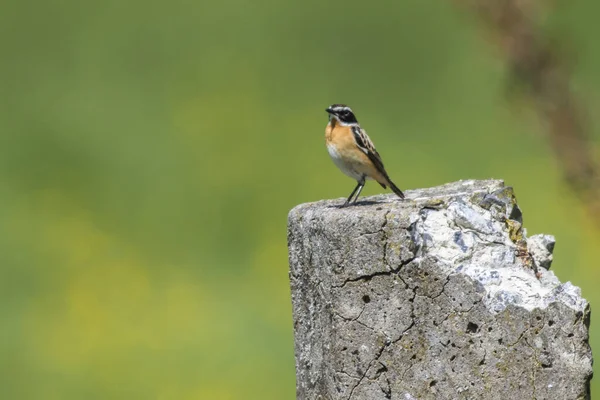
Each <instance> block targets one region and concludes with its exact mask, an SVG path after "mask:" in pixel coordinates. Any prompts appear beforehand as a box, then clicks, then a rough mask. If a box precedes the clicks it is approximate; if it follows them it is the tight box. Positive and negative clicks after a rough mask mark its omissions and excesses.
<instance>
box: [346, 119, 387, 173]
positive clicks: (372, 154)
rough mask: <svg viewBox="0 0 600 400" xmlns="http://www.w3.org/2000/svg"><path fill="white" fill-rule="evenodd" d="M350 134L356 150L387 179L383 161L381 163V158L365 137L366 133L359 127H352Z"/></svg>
mask: <svg viewBox="0 0 600 400" xmlns="http://www.w3.org/2000/svg"><path fill="white" fill-rule="evenodd" d="M352 134H353V135H354V140H355V141H356V145H357V146H358V148H359V149H360V150H361V151H362V152H364V153H365V154H366V155H367V157H369V160H371V162H372V163H373V165H375V168H377V170H378V171H379V172H381V173H382V174H383V175H384V176H385V177H387V172H385V168H384V167H383V161H381V156H380V155H379V153H378V152H377V150H376V149H375V145H374V144H373V142H372V141H371V139H370V138H369V135H367V132H366V131H365V130H364V129H362V128H361V127H360V126H353V127H352Z"/></svg>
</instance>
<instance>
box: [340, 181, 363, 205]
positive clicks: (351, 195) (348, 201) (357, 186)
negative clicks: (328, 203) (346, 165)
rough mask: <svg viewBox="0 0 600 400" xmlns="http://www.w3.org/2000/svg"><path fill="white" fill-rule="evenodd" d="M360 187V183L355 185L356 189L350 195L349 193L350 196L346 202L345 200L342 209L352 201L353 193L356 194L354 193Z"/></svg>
mask: <svg viewBox="0 0 600 400" xmlns="http://www.w3.org/2000/svg"><path fill="white" fill-rule="evenodd" d="M361 186H362V183H361V182H358V185H356V187H355V188H354V190H353V191H352V193H350V196H348V200H346V202H345V203H344V205H343V206H342V207H346V206H347V205H348V204H350V200H352V197H354V193H356V191H357V190H358V188H359V187H361ZM359 193H360V192H359Z"/></svg>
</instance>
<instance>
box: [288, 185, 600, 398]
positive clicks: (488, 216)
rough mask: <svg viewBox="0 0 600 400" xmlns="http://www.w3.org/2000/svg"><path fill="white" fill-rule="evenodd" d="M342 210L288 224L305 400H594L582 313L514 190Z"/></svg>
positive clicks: (437, 195)
mask: <svg viewBox="0 0 600 400" xmlns="http://www.w3.org/2000/svg"><path fill="white" fill-rule="evenodd" d="M341 203H343V200H342V199H339V200H335V201H320V202H317V203H311V204H303V205H300V206H297V207H296V208H294V209H293V210H292V211H291V212H290V214H289V220H288V242H289V259H290V281H291V288H292V303H293V312H294V334H295V355H296V375H297V398H298V399H299V400H319V399H321V400H337V399H345V400H374V399H392V400H400V399H402V400H407V399H419V400H421V399H503V400H506V399H511V400H520V399H538V400H540V399H560V400H569V399H573V400H575V399H589V381H590V379H591V376H592V355H591V350H590V347H589V344H588V327H589V318H590V309H589V305H588V303H587V301H586V300H585V299H583V298H582V297H581V295H580V291H579V289H578V288H577V287H575V286H573V285H571V284H570V283H568V282H567V283H565V284H562V283H560V282H559V281H558V279H557V278H556V277H555V275H554V273H552V272H551V271H548V270H547V268H549V267H550V263H551V261H552V250H553V247H554V239H553V237H552V236H548V235H536V236H532V237H529V238H528V237H527V236H526V233H525V231H524V230H523V229H522V227H521V224H522V220H521V212H520V210H519V208H518V207H517V205H516V200H515V198H514V195H513V191H512V188H510V187H505V186H504V184H503V182H501V181H496V180H488V181H460V182H456V183H451V184H447V185H444V186H440V187H435V188H430V189H420V190H413V191H408V192H407V199H406V200H405V201H401V200H399V199H397V198H395V197H393V196H392V195H379V196H374V197H370V198H363V199H361V201H360V202H359V204H357V205H355V206H351V207H347V208H338V206H339V204H341Z"/></svg>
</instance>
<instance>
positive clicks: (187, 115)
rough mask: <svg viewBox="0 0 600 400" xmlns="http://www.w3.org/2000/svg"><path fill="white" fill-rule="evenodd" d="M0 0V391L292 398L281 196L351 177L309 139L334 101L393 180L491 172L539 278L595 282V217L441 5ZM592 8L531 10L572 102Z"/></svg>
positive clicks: (497, 68) (586, 93)
mask: <svg viewBox="0 0 600 400" xmlns="http://www.w3.org/2000/svg"><path fill="white" fill-rule="evenodd" d="M1 9H2V12H1V13H0V51H1V59H0V132H1V134H0V179H1V181H0V182H1V185H0V221H1V222H0V398H3V399H83V398H85V399H208V400H212V399H216V400H227V399H236V400H237V399H293V398H294V396H295V379H294V357H293V334H292V318H291V304H290V294H289V285H288V277H287V250H286V216H287V212H288V210H289V209H290V208H292V207H293V206H295V205H296V204H299V203H302V202H307V201H314V200H318V199H322V198H335V197H342V196H347V195H348V194H349V192H350V191H351V189H352V188H353V186H354V183H353V182H352V181H351V180H350V179H348V178H346V177H344V176H343V175H341V173H340V172H339V171H338V170H337V169H336V168H335V166H334V165H333V163H332V162H331V161H330V160H329V157H328V155H327V152H326V149H325V146H324V143H323V140H324V139H323V131H324V127H325V124H326V121H327V117H326V114H325V112H324V109H325V107H326V106H328V105H329V104H330V103H334V102H343V103H347V104H350V105H351V106H352V107H353V108H354V109H355V111H356V113H357V115H358V118H359V120H360V121H361V122H362V124H363V126H365V127H366V128H367V130H368V131H369V133H370V134H371V137H372V138H373V140H374V141H375V143H376V144H377V146H378V149H379V151H380V153H381V154H382V157H383V159H384V160H385V161H386V167H387V169H388V171H389V173H390V175H391V176H392V177H394V179H395V180H396V182H397V183H398V185H399V186H400V187H401V188H402V189H410V188H416V187H426V186H433V185H437V184H442V183H445V182H448V181H454V180H458V179H466V178H490V177H494V178H502V179H505V181H506V183H507V184H509V185H511V186H514V187H515V190H516V193H517V196H518V200H519V203H520V205H521V208H522V209H523V212H524V218H525V226H526V227H527V229H528V232H529V234H533V233H540V232H543V233H551V234H554V235H555V236H556V238H557V246H556V250H555V262H554V264H553V270H554V271H555V272H556V274H557V275H558V276H559V278H560V279H561V280H563V281H567V280H571V281H572V282H573V283H574V284H576V285H578V286H580V287H582V289H583V294H584V295H585V296H586V297H587V298H588V299H589V300H590V301H591V303H592V305H594V304H595V303H596V302H598V301H600V292H598V291H597V290H595V289H596V288H595V285H596V284H597V282H598V275H599V272H598V269H597V268H596V263H597V259H598V257H600V248H598V246H597V243H598V240H599V239H600V235H599V230H598V229H597V228H596V227H594V226H593V224H592V223H591V222H589V218H588V216H587V215H586V214H585V210H584V207H583V205H582V204H581V203H580V202H579V200H578V199H577V198H576V197H575V196H574V195H573V194H572V193H571V192H570V189H569V188H568V186H567V185H566V184H564V182H563V181H562V180H561V171H560V168H559V166H558V164H557V163H556V161H555V159H554V157H553V154H552V152H551V150H550V148H549V146H548V144H547V141H546V139H545V137H544V135H543V133H542V132H541V130H540V126H541V125H540V124H539V122H538V121H537V120H536V118H535V115H533V113H532V112H529V111H526V110H524V109H523V108H522V106H517V107H515V104H514V103H510V102H508V101H507V99H506V96H505V95H504V94H505V89H506V84H507V82H506V80H507V74H506V71H505V68H504V66H503V63H502V60H501V59H499V58H498V54H497V53H496V52H495V51H494V49H493V47H492V46H490V43H489V42H488V41H487V40H486V39H485V35H484V34H483V31H482V29H481V26H479V25H478V23H477V21H475V20H474V19H473V18H472V16H470V15H468V14H467V13H465V11H464V10H459V9H457V8H455V7H454V6H453V5H452V4H451V2H448V1H436V2H431V1H422V0H406V1H403V2H382V3H371V4H370V5H366V3H365V2H362V1H358V0H347V1H344V2H322V1H317V0H308V1H302V2H300V1H296V2H275V1H268V0H254V1H248V0H229V1H223V2H206V1H204V2H202V1H201V2H192V1H186V0H175V1H171V2H165V1H163V2H159V1H152V0H151V1H139V0H131V1H128V2H122V1H115V0H107V1H102V2H89V1H76V0H48V1H28V0H25V1H20V2H16V1H13V2H10V1H9V2H4V3H3V4H2V7H1ZM598 11H600V6H599V5H597V3H594V2H592V1H591V0H582V1H579V2H576V3H574V4H572V5H569V6H564V7H562V8H561V9H560V12H559V13H555V15H554V16H553V17H552V18H551V19H550V20H549V21H548V29H552V30H553V31H554V32H559V33H561V32H562V33H564V37H566V38H568V41H569V42H570V43H571V44H572V45H573V48H574V50H575V51H576V54H577V57H578V58H577V64H576V67H577V68H576V70H575V78H576V84H577V86H578V88H579V89H580V95H581V97H582V98H583V99H584V100H585V102H586V104H587V107H588V110H589V111H590V114H591V115H592V117H593V116H594V115H593V113H592V111H593V110H594V109H597V107H598V106H599V105H600V99H599V98H598V97H597V96H596V93H598V92H599V90H600V75H598V73H597V71H599V70H600V47H599V46H597V38H598V37H599V36H600V25H598V24H597V21H596V16H597V13H598ZM562 33H561V34H562ZM515 111H517V112H515ZM592 126H593V127H594V128H596V127H597V126H598V120H597V119H596V120H592ZM597 131H598V130H597V129H594V132H597ZM380 191H381V188H379V187H378V186H377V185H375V184H370V185H367V187H366V189H365V191H364V192H363V193H364V194H366V195H368V194H374V193H379V192H380ZM599 323H600V320H598V319H593V321H592V346H596V347H597V346H599V345H600V330H599V329H598V328H597V326H598V324H599ZM597 385H598V381H597V380H596V381H593V386H594V387H596V388H598V386H597Z"/></svg>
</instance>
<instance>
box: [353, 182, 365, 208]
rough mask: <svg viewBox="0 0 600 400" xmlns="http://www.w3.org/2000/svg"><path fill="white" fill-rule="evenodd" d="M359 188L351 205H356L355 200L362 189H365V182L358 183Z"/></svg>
mask: <svg viewBox="0 0 600 400" xmlns="http://www.w3.org/2000/svg"><path fill="white" fill-rule="evenodd" d="M359 185H360V186H359V187H358V191H357V192H356V197H354V201H353V203H356V200H358V196H360V192H362V190H363V188H364V187H365V182H364V181H362V182H359Z"/></svg>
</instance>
